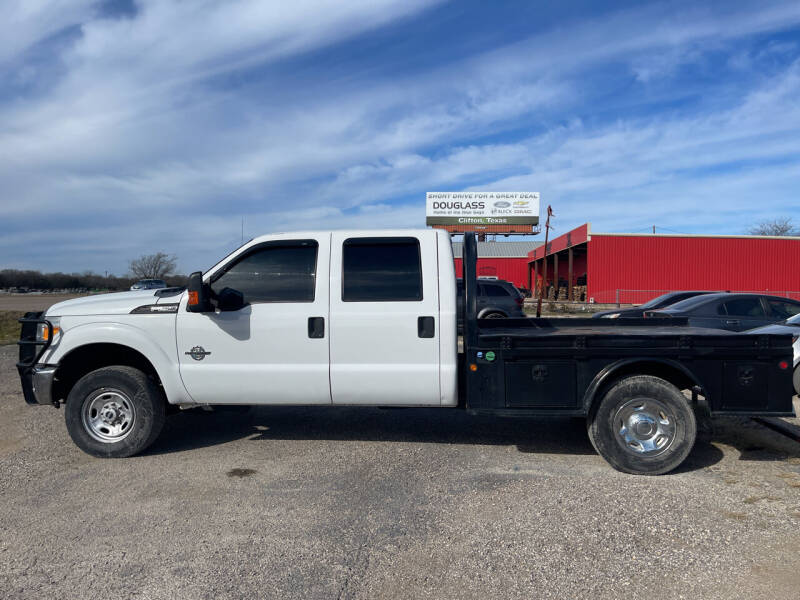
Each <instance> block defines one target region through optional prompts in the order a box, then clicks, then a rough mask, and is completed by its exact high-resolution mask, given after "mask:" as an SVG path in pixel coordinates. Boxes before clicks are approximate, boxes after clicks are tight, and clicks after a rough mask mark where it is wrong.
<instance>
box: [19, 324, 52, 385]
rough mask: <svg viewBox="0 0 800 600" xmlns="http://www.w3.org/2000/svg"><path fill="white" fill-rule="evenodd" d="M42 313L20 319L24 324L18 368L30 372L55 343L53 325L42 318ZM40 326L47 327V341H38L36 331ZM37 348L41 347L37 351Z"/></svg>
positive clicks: (20, 340) (20, 336)
mask: <svg viewBox="0 0 800 600" xmlns="http://www.w3.org/2000/svg"><path fill="white" fill-rule="evenodd" d="M41 315H42V313H40V312H30V313H26V314H25V316H24V317H22V318H21V319H18V320H19V322H20V323H22V330H21V331H20V334H19V341H18V342H17V345H18V346H19V362H18V363H17V368H18V369H20V370H24V371H28V370H30V369H32V368H33V366H34V365H35V364H37V363H38V362H39V359H40V358H42V355H43V354H44V353H45V352H47V349H48V348H49V347H50V344H52V343H53V324H52V323H51V322H50V321H48V320H47V319H42V318H41ZM39 324H44V325H46V326H47V339H46V340H43V341H40V340H37V339H36V330H37V328H38V325H39ZM37 346H41V348H39V350H38V351H37V350H36V348H37Z"/></svg>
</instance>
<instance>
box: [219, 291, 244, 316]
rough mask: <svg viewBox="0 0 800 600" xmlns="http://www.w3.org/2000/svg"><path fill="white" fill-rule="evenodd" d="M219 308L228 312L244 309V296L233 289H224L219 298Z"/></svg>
mask: <svg viewBox="0 0 800 600" xmlns="http://www.w3.org/2000/svg"><path fill="white" fill-rule="evenodd" d="M217 306H218V307H219V309H220V310H221V311H226V312H229V311H234V310H239V309H241V308H244V294H242V292H240V291H239V290H234V289H233V288H229V287H226V288H222V290H221V291H220V293H219V294H218V297H217Z"/></svg>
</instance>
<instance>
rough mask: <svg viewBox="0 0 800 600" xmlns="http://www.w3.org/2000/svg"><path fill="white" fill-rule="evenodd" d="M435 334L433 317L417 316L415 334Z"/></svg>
mask: <svg viewBox="0 0 800 600" xmlns="http://www.w3.org/2000/svg"><path fill="white" fill-rule="evenodd" d="M435 334H436V321H435V319H434V318H433V317H419V318H417V336H418V337H421V338H432V337H433V336H434V335H435Z"/></svg>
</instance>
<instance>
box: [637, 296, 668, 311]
mask: <svg viewBox="0 0 800 600" xmlns="http://www.w3.org/2000/svg"><path fill="white" fill-rule="evenodd" d="M671 295H672V293H671V292H670V293H669V294H661V295H660V296H656V297H655V298H653V299H652V300H650V301H648V302H645V303H644V304H642V305H641V306H640V307H639V308H656V307H658V306H660V305H661V302H662V301H663V300H666V299H667V297H668V296H671Z"/></svg>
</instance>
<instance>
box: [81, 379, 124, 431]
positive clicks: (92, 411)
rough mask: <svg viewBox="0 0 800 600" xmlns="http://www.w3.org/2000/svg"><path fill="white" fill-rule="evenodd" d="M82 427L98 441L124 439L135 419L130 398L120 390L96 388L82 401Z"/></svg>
mask: <svg viewBox="0 0 800 600" xmlns="http://www.w3.org/2000/svg"><path fill="white" fill-rule="evenodd" d="M81 417H82V420H83V427H84V429H86V432H87V433H88V434H89V435H90V436H92V437H93V438H94V439H96V440H97V441H98V442H103V443H106V444H108V443H114V442H120V441H122V440H124V439H125V438H126V437H128V435H130V433H131V431H133V424H134V422H135V421H136V409H135V408H134V406H133V402H131V400H130V398H128V396H127V395H126V394H124V393H123V392H121V391H120V390H116V389H110V388H104V389H101V390H97V391H96V392H94V393H92V394H91V395H90V396H88V397H87V398H86V400H84V401H83V408H82V410H81Z"/></svg>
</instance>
